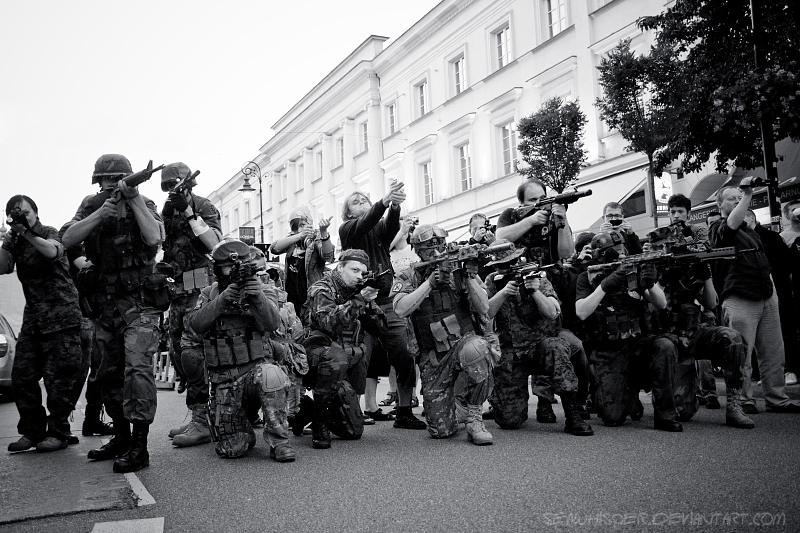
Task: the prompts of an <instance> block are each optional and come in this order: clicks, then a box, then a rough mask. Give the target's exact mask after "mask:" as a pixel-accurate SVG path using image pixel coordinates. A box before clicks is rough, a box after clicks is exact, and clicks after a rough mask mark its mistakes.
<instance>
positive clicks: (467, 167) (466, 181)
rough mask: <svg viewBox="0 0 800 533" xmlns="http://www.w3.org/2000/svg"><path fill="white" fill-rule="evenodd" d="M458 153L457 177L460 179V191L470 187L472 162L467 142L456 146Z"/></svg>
mask: <svg viewBox="0 0 800 533" xmlns="http://www.w3.org/2000/svg"><path fill="white" fill-rule="evenodd" d="M456 153H457V154H458V177H459V179H460V181H461V192H464V191H468V190H470V189H471V188H472V163H471V161H470V155H469V143H464V144H462V145H460V146H457V147H456Z"/></svg>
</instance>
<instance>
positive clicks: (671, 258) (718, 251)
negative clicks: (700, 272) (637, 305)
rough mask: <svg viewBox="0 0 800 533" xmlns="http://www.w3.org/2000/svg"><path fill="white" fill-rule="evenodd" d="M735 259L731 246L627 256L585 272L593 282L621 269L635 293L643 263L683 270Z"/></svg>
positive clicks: (734, 252)
mask: <svg viewBox="0 0 800 533" xmlns="http://www.w3.org/2000/svg"><path fill="white" fill-rule="evenodd" d="M735 258H736V250H735V248H734V247H732V246H728V247H725V248H714V249H711V250H707V251H705V252H689V253H683V254H672V253H667V252H663V251H658V252H645V253H642V254H636V255H629V256H627V257H623V258H622V259H620V260H619V261H614V262H613V263H606V264H603V265H591V266H590V267H589V268H588V269H587V272H588V273H589V281H590V282H592V281H594V280H595V279H596V278H597V277H598V276H602V277H605V276H607V275H608V274H610V273H611V272H613V271H615V270H617V269H618V268H619V269H622V270H623V271H624V272H625V275H626V277H627V280H628V290H629V291H635V290H637V289H638V288H639V267H640V266H641V265H643V264H645V263H654V264H655V265H656V266H664V267H677V268H680V269H685V268H686V267H689V266H690V265H693V264H696V263H705V262H708V261H718V260H725V259H727V260H730V259H735Z"/></svg>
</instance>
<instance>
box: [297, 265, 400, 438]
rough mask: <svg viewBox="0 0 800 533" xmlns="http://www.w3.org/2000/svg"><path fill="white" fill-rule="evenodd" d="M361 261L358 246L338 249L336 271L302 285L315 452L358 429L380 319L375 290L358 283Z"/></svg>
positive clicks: (362, 270)
mask: <svg viewBox="0 0 800 533" xmlns="http://www.w3.org/2000/svg"><path fill="white" fill-rule="evenodd" d="M367 265H369V257H368V256H367V253H366V252H364V251H363V250H344V251H343V252H342V253H341V255H340V256H339V263H338V264H337V265H336V269H335V270H333V271H330V272H328V273H326V274H325V276H324V277H323V278H322V279H321V280H319V281H318V282H316V283H314V284H313V285H312V286H311V287H310V288H309V289H308V300H307V301H306V305H305V307H304V323H305V325H306V327H307V328H308V331H309V333H308V335H307V336H306V338H305V339H304V340H303V346H305V348H306V353H307V354H308V359H309V367H310V371H309V372H308V374H307V375H306V380H305V384H306V386H308V387H309V388H313V389H314V420H313V422H312V423H311V430H312V432H313V433H312V446H313V447H314V448H317V449H320V450H323V449H328V448H330V447H331V436H330V434H331V433H333V434H334V435H336V436H337V437H339V438H341V439H360V438H361V435H362V434H363V432H364V415H363V412H362V411H361V405H360V402H359V399H358V395H359V394H364V389H365V387H366V379H367V361H368V360H369V358H370V355H371V353H372V350H373V349H374V347H375V344H376V342H377V336H378V335H379V333H380V329H381V327H382V325H381V322H385V317H384V316H383V312H382V311H381V309H380V307H378V306H377V305H376V304H375V298H376V297H377V296H378V289H374V288H372V287H362V286H361V282H362V279H363V276H364V274H366V273H367V272H368V266H367Z"/></svg>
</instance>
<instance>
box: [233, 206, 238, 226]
mask: <svg viewBox="0 0 800 533" xmlns="http://www.w3.org/2000/svg"><path fill="white" fill-rule="evenodd" d="M233 227H234V228H238V227H239V208H238V207H234V208H233Z"/></svg>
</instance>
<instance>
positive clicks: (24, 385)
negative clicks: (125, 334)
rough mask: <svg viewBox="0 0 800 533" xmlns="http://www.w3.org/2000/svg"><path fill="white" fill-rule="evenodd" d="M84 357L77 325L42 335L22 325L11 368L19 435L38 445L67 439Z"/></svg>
mask: <svg viewBox="0 0 800 533" xmlns="http://www.w3.org/2000/svg"><path fill="white" fill-rule="evenodd" d="M81 355H82V354H81V339H80V328H79V327H78V326H75V327H74V328H70V329H65V330H62V331H56V332H53V333H41V332H37V331H34V330H32V329H31V328H26V327H25V325H24V324H23V327H22V331H20V334H19V340H18V341H17V351H16V358H15V359H14V366H13V367H12V369H11V390H12V394H13V396H14V402H15V403H16V404H17V411H19V423H18V424H17V431H19V433H20V435H24V436H26V437H28V438H29V439H31V440H33V441H35V442H39V441H41V440H44V439H45V437H56V438H58V439H60V440H66V438H67V434H68V433H69V431H70V427H69V415H70V413H71V412H72V410H73V409H74V408H75V403H74V401H73V399H72V395H73V392H72V391H73V389H74V387H75V383H76V382H77V381H80V379H81V375H80V371H81ZM42 378H44V388H45V390H46V391H47V411H49V414H48V413H47V412H46V411H45V408H44V406H42V389H41V387H40V386H39V380H40V379H42Z"/></svg>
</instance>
